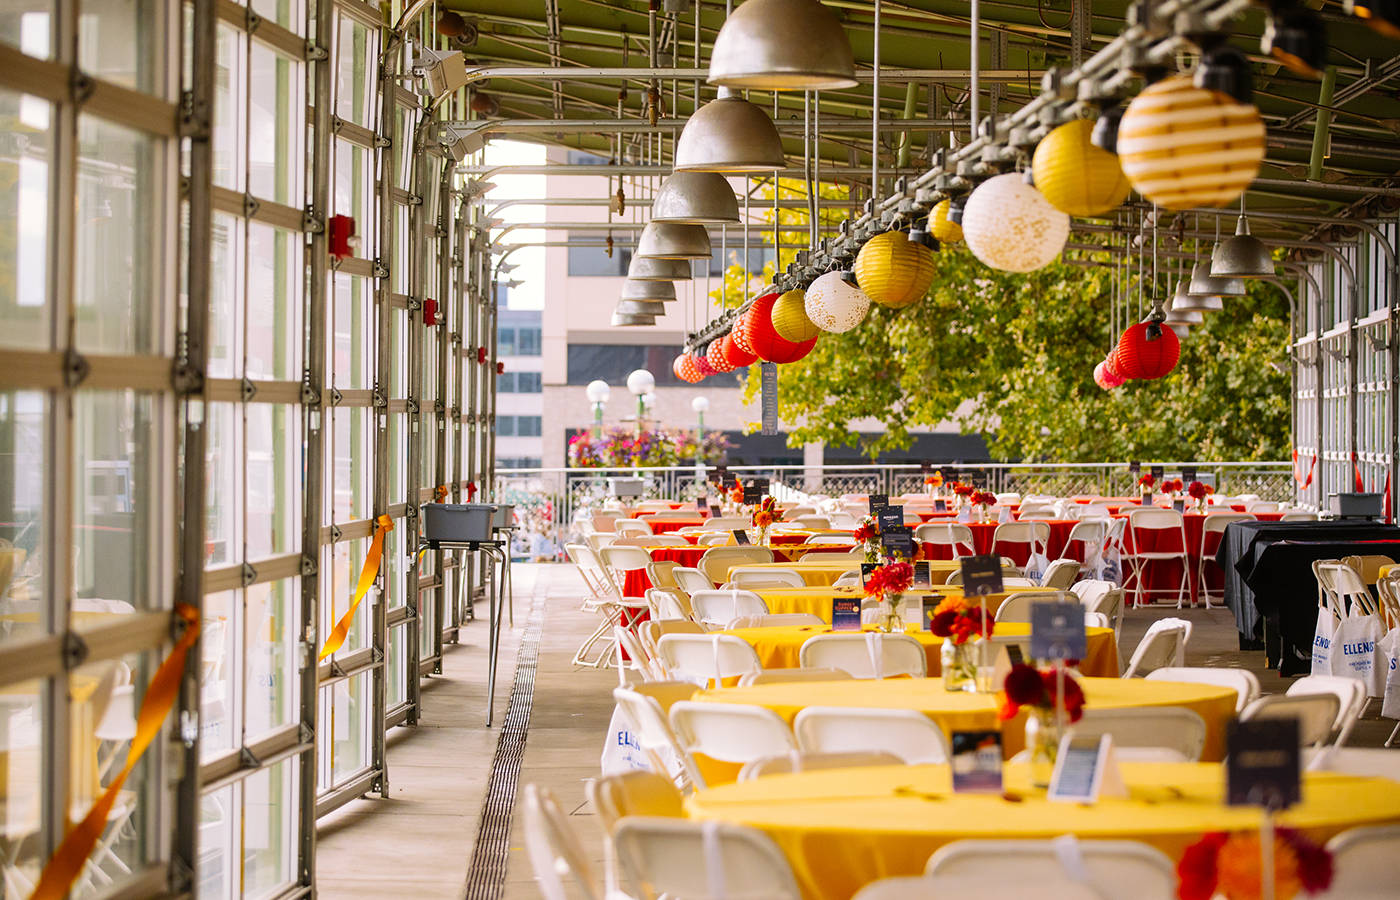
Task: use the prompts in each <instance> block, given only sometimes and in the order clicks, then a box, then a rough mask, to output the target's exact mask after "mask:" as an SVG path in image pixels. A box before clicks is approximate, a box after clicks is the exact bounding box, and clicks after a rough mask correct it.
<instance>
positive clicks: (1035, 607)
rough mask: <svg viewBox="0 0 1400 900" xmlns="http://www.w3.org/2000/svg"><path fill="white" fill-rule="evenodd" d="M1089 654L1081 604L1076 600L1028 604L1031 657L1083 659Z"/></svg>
mask: <svg viewBox="0 0 1400 900" xmlns="http://www.w3.org/2000/svg"><path fill="white" fill-rule="evenodd" d="M1088 653H1089V637H1088V634H1087V633H1086V632H1085V630H1084V607H1083V606H1081V605H1080V604H1078V603H1054V602H1047V603H1033V604H1031V656H1032V657H1033V658H1035V659H1059V660H1065V659H1083V658H1084V657H1085V656H1087V655H1088Z"/></svg>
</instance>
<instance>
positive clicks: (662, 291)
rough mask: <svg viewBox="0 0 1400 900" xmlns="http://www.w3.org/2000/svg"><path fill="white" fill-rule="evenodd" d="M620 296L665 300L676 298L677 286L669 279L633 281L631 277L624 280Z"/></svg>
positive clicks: (622, 298) (624, 298) (634, 298)
mask: <svg viewBox="0 0 1400 900" xmlns="http://www.w3.org/2000/svg"><path fill="white" fill-rule="evenodd" d="M618 297H619V299H621V300H656V301H659V302H664V301H668V300H674V299H676V286H675V285H674V284H672V283H671V282H669V281H633V280H632V279H630V278H629V279H627V280H626V281H624V282H622V290H621V292H620V293H619V295H618Z"/></svg>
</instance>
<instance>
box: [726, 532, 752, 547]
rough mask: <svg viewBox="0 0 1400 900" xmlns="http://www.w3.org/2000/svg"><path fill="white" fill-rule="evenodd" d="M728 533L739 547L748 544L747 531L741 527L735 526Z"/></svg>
mask: <svg viewBox="0 0 1400 900" xmlns="http://www.w3.org/2000/svg"><path fill="white" fill-rule="evenodd" d="M730 534H732V535H734V543H736V544H738V545H739V546H740V547H746V546H748V543H749V533H748V532H747V531H745V530H744V529H742V528H736V529H734V530H733V531H731V532H730Z"/></svg>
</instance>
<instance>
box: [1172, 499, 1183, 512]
mask: <svg viewBox="0 0 1400 900" xmlns="http://www.w3.org/2000/svg"><path fill="white" fill-rule="evenodd" d="M1172 509H1174V510H1176V511H1177V512H1186V501H1185V500H1182V499H1181V498H1180V497H1178V498H1177V499H1175V500H1173V501H1172Z"/></svg>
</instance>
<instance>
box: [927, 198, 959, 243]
mask: <svg viewBox="0 0 1400 900" xmlns="http://www.w3.org/2000/svg"><path fill="white" fill-rule="evenodd" d="M961 222H962V205H961V204H959V206H958V218H957V219H956V220H954V219H953V201H952V200H951V199H949V198H946V197H945V198H944V199H942V200H939V201H938V205H937V206H935V207H934V208H933V211H932V212H930V213H929V214H928V224H929V231H930V232H932V233H933V236H934V237H935V238H937V239H938V240H940V241H942V242H943V243H945V244H956V243H958V242H959V241H961V240H962V239H963V233H962V225H961V224H960V223H961Z"/></svg>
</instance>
